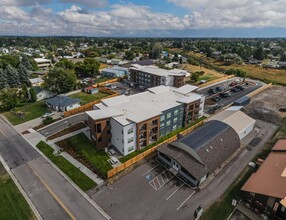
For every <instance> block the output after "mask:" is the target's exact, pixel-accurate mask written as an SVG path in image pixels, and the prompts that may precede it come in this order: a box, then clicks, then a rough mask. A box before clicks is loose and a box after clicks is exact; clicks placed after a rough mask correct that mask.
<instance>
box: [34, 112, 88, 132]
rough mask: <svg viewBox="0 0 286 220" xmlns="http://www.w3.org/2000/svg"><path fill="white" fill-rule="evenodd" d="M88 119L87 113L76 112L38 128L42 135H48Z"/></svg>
mask: <svg viewBox="0 0 286 220" xmlns="http://www.w3.org/2000/svg"><path fill="white" fill-rule="evenodd" d="M87 119H88V116H87V114H85V113H82V114H77V115H74V116H71V117H68V118H64V119H62V120H60V121H57V122H55V123H53V124H51V125H48V126H46V127H44V128H43V129H40V130H38V132H39V133H41V134H42V135H43V136H45V137H48V136H50V135H52V134H54V133H57V132H59V131H61V130H63V129H65V128H66V127H68V126H71V125H74V124H76V123H78V122H81V121H85V120H87Z"/></svg>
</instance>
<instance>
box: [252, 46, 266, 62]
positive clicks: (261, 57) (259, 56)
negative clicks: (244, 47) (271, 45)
mask: <svg viewBox="0 0 286 220" xmlns="http://www.w3.org/2000/svg"><path fill="white" fill-rule="evenodd" d="M253 57H254V58H255V59H257V60H264V58H265V52H264V50H263V46H259V47H258V48H257V49H256V50H254V52H253Z"/></svg>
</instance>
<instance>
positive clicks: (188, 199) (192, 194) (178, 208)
mask: <svg viewBox="0 0 286 220" xmlns="http://www.w3.org/2000/svg"><path fill="white" fill-rule="evenodd" d="M195 192H196V191H194V192H192V194H191V195H189V196H188V198H186V199H185V201H184V202H182V203H181V205H180V206H179V207H178V208H177V209H176V210H177V211H178V210H179V209H180V208H181V207H182V206H183V205H184V204H185V203H186V202H187V201H188V200H189V198H191V197H192V195H194V193H195Z"/></svg>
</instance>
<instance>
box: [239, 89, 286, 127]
mask: <svg viewBox="0 0 286 220" xmlns="http://www.w3.org/2000/svg"><path fill="white" fill-rule="evenodd" d="M285 94H286V87H283V86H276V85H274V86H272V87H270V88H269V89H267V90H265V91H263V92H261V93H259V94H258V95H256V96H254V97H253V98H252V99H251V102H250V104H249V105H247V106H246V107H245V108H244V112H245V113H247V114H248V115H250V116H251V117H253V118H255V119H261V120H263V121H266V122H270V123H273V124H276V125H279V124H280V123H281V121H282V120H281V119H282V117H286V113H285V112H283V113H282V112H280V111H279V109H280V108H281V107H283V106H285V105H286V95H285Z"/></svg>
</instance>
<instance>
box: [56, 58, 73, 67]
mask: <svg viewBox="0 0 286 220" xmlns="http://www.w3.org/2000/svg"><path fill="white" fill-rule="evenodd" d="M55 66H56V67H62V68H65V69H69V70H73V69H74V68H75V65H74V63H73V62H72V61H69V60H68V59H66V58H64V59H61V60H60V61H59V62H57V63H56V65H55Z"/></svg>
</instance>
